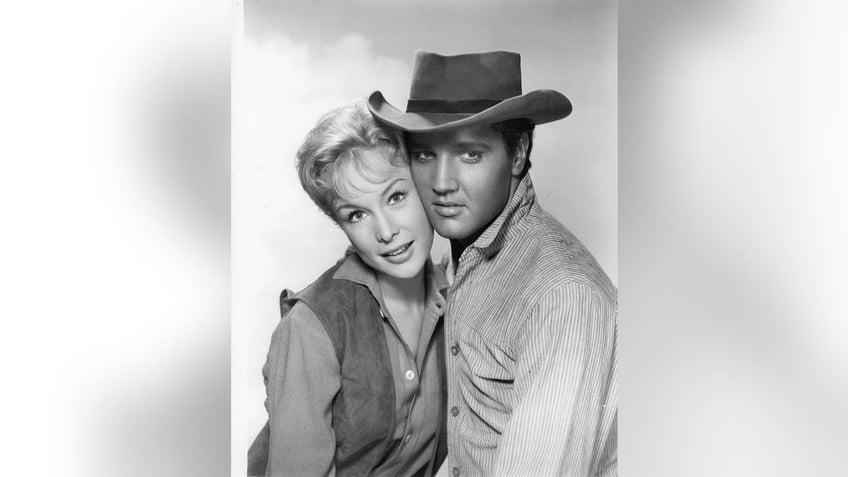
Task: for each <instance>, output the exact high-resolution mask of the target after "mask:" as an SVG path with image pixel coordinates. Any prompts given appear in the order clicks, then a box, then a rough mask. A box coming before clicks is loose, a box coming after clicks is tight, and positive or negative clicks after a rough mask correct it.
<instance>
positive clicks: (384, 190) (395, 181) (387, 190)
mask: <svg viewBox="0 0 848 477" xmlns="http://www.w3.org/2000/svg"><path fill="white" fill-rule="evenodd" d="M402 180H403V177H398V178H396V179H395V180H393V181H392V182H390V183H389V185H388V186H387V187H386V188H385V189H383V193H382V194H381V195H382V196H384V197H385V196H386V194H388V193H389V190H390V189H391V188H392V187H394V186H395V184H397V183H398V182H400V181H402Z"/></svg>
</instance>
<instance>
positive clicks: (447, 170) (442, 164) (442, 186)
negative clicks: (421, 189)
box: [433, 157, 457, 195]
mask: <svg viewBox="0 0 848 477" xmlns="http://www.w3.org/2000/svg"><path fill="white" fill-rule="evenodd" d="M453 169H454V168H453V164H452V162H451V161H450V160H448V159H447V158H444V157H441V158H439V159H437V160H436V171H435V173H436V176H435V177H434V178H433V192H435V193H436V194H439V195H444V194H447V193H450V192H454V191H455V190H456V189H457V182H456V178H455V177H456V176H455V175H454V170H453Z"/></svg>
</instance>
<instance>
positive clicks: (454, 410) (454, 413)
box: [451, 406, 459, 417]
mask: <svg viewBox="0 0 848 477" xmlns="http://www.w3.org/2000/svg"><path fill="white" fill-rule="evenodd" d="M458 415H459V408H458V407H456V406H454V407H452V408H451V416H453V417H456V416H458Z"/></svg>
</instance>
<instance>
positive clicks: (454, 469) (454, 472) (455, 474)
mask: <svg viewBox="0 0 848 477" xmlns="http://www.w3.org/2000/svg"><path fill="white" fill-rule="evenodd" d="M453 475H454V477H456V476H457V475H459V467H454V468H453Z"/></svg>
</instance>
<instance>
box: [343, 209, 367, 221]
mask: <svg viewBox="0 0 848 477" xmlns="http://www.w3.org/2000/svg"><path fill="white" fill-rule="evenodd" d="M364 216H365V214H364V213H363V212H362V211H361V210H354V211H353V212H351V213H349V214H348V215H347V221H348V222H359V221H360V220H362V217H364Z"/></svg>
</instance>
